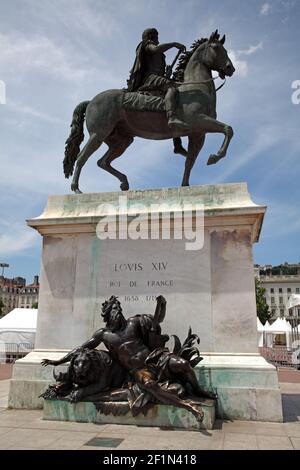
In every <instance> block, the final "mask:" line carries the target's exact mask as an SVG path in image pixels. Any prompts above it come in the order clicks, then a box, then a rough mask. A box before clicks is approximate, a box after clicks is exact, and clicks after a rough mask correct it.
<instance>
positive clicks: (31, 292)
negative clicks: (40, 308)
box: [0, 276, 40, 315]
mask: <svg viewBox="0 0 300 470" xmlns="http://www.w3.org/2000/svg"><path fill="white" fill-rule="evenodd" d="M39 287H40V286H39V277H38V276H34V280H33V283H32V284H29V285H26V279H24V278H23V277H15V278H13V279H8V278H6V277H4V276H0V300H1V301H2V303H3V305H4V307H3V309H2V315H6V314H7V313H9V312H11V311H12V310H13V309H14V308H17V307H19V308H33V307H34V306H35V304H37V302H38V297H39Z"/></svg>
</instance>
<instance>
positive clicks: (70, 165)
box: [63, 101, 89, 178]
mask: <svg viewBox="0 0 300 470" xmlns="http://www.w3.org/2000/svg"><path fill="white" fill-rule="evenodd" d="M88 104H89V101H82V103H79V105H78V106H76V108H75V109H74V112H73V118H72V122H71V132H70V135H69V137H68V138H67V140H66V144H65V145H66V147H65V158H64V162H63V165H64V174H65V177H66V178H69V176H72V174H73V170H74V165H75V162H76V159H77V157H78V154H79V152H80V144H81V142H82V141H83V139H84V133H83V123H84V118H85V112H86V108H87V106H88Z"/></svg>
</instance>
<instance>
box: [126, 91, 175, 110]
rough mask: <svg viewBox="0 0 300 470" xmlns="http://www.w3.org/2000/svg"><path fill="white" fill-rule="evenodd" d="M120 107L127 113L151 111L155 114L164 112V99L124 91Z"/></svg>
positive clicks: (137, 92)
mask: <svg viewBox="0 0 300 470" xmlns="http://www.w3.org/2000/svg"><path fill="white" fill-rule="evenodd" d="M122 107H123V109H126V110H128V111H153V112H156V113H164V112H165V111H166V108H165V100H164V98H162V97H161V96H154V95H149V94H146V93H142V92H139V91H133V92H126V91H125V92H124V98H123V106H122Z"/></svg>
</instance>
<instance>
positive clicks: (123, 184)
mask: <svg viewBox="0 0 300 470" xmlns="http://www.w3.org/2000/svg"><path fill="white" fill-rule="evenodd" d="M120 188H121V191H128V189H129V184H128V182H127V181H126V182H125V183H121V184H120Z"/></svg>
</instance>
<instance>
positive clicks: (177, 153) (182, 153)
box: [174, 147, 188, 157]
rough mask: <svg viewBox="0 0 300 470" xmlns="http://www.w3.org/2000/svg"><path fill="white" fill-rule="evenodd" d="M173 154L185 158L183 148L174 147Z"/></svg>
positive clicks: (185, 152) (185, 153)
mask: <svg viewBox="0 0 300 470" xmlns="http://www.w3.org/2000/svg"><path fill="white" fill-rule="evenodd" d="M174 153H175V154H176V155H182V156H183V157H187V154H188V153H187V151H186V150H185V148H183V147H175V148H174Z"/></svg>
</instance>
